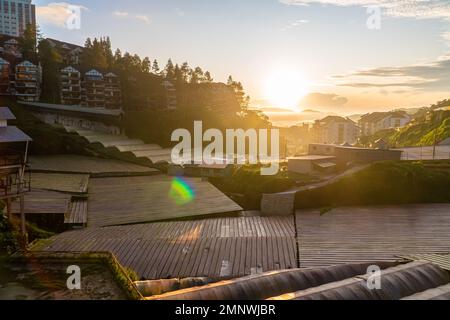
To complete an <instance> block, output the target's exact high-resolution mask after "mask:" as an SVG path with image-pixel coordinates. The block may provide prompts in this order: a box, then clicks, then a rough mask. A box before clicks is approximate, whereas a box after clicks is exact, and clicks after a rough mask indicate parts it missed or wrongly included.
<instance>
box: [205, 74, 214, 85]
mask: <svg viewBox="0 0 450 320" xmlns="http://www.w3.org/2000/svg"><path fill="white" fill-rule="evenodd" d="M213 81H214V79H213V78H212V77H211V73H209V71H206V72H205V82H206V83H212V82H213Z"/></svg>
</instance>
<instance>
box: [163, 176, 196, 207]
mask: <svg viewBox="0 0 450 320" xmlns="http://www.w3.org/2000/svg"><path fill="white" fill-rule="evenodd" d="M169 198H171V199H172V200H173V201H174V202H175V203H176V204H177V205H179V206H183V205H186V204H188V203H190V202H192V201H193V200H194V199H195V190H194V189H193V188H192V187H191V186H190V185H189V184H188V183H187V182H186V181H185V180H184V179H182V178H180V177H177V178H175V179H173V180H172V185H171V187H170V191H169Z"/></svg>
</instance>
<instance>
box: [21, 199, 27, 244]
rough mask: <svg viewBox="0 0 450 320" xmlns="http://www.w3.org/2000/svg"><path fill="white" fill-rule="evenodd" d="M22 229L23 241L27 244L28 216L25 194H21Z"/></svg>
mask: <svg viewBox="0 0 450 320" xmlns="http://www.w3.org/2000/svg"><path fill="white" fill-rule="evenodd" d="M20 231H21V234H22V237H23V241H24V242H25V245H27V244H28V239H27V238H28V237H27V226H26V218H25V196H24V195H23V194H21V195H20Z"/></svg>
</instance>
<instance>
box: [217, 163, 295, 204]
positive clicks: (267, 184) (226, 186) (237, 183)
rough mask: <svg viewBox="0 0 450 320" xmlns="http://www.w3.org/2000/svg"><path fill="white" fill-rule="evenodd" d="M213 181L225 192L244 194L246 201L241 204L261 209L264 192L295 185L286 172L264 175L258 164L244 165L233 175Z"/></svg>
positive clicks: (281, 189)
mask: <svg viewBox="0 0 450 320" xmlns="http://www.w3.org/2000/svg"><path fill="white" fill-rule="evenodd" d="M212 182H213V183H214V184H215V185H216V186H217V187H218V188H219V189H221V190H222V191H223V192H225V193H228V194H241V195H243V196H244V198H245V203H240V205H242V206H244V208H245V209H247V210H252V209H259V206H260V203H261V198H262V195H263V194H270V193H277V192H283V191H286V190H288V189H290V188H292V187H293V186H294V185H295V182H294V181H293V180H292V179H290V178H289V177H288V176H287V173H286V172H280V173H278V174H277V175H275V176H263V175H261V166H257V165H251V166H250V165H248V166H243V167H241V168H240V169H238V170H237V171H236V172H235V173H234V174H233V176H232V177H230V178H223V179H212Z"/></svg>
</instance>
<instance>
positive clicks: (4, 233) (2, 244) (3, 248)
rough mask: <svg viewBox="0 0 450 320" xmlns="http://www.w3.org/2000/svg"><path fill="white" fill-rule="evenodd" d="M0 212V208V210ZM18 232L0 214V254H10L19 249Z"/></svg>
mask: <svg viewBox="0 0 450 320" xmlns="http://www.w3.org/2000/svg"><path fill="white" fill-rule="evenodd" d="M0 212H1V210H0ZM17 239H18V234H17V232H15V231H14V229H13V226H12V225H11V223H10V222H9V221H8V220H7V219H6V218H5V217H4V216H3V214H0V254H12V253H14V252H16V251H17V250H19V248H20V246H19V242H18V241H17Z"/></svg>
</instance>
